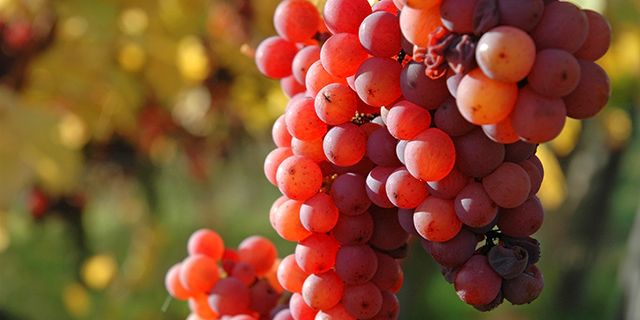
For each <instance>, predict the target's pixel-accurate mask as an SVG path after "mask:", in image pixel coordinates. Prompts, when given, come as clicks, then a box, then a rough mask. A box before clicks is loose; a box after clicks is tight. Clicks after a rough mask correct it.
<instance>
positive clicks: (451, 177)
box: [427, 166, 471, 199]
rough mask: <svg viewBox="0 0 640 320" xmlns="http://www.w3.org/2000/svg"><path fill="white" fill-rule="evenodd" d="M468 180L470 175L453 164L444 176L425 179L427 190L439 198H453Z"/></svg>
mask: <svg viewBox="0 0 640 320" xmlns="http://www.w3.org/2000/svg"><path fill="white" fill-rule="evenodd" d="M470 181H471V177H469V176H468V175H466V174H464V173H462V171H460V169H458V168H457V167H455V166H454V167H453V169H451V172H449V174H448V175H446V176H445V177H444V178H442V179H440V180H436V181H427V190H429V193H430V194H432V195H434V196H436V197H438V198H441V199H455V197H456V196H457V195H458V193H460V190H462V188H464V187H465V186H466V185H467V184H469V182H470Z"/></svg>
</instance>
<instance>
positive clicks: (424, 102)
mask: <svg viewBox="0 0 640 320" xmlns="http://www.w3.org/2000/svg"><path fill="white" fill-rule="evenodd" d="M426 69H427V66H426V65H425V64H424V63H419V62H416V61H409V62H408V63H407V64H406V65H405V66H404V68H402V72H401V73H400V89H401V90H402V95H403V96H404V98H405V99H406V100H409V101H411V102H413V103H415V104H417V105H419V106H421V107H423V108H426V109H428V110H435V109H437V108H438V107H439V106H440V105H441V104H442V103H443V101H444V100H445V99H447V98H448V97H449V89H448V88H447V79H445V77H440V78H438V79H431V78H429V77H427V75H426V73H425V71H426Z"/></svg>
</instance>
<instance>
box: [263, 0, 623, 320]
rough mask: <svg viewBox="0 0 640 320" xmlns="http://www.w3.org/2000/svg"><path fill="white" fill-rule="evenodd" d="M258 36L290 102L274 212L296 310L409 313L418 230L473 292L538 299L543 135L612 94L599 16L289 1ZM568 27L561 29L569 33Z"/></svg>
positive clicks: (460, 2)
mask: <svg viewBox="0 0 640 320" xmlns="http://www.w3.org/2000/svg"><path fill="white" fill-rule="evenodd" d="M274 25H275V29H276V31H277V33H278V35H276V36H272V37H270V38H267V39H265V40H264V41H263V42H262V43H260V45H259V46H258V47H257V49H256V52H255V54H256V55H255V61H256V65H257V67H258V69H259V70H260V72H262V73H263V74H264V75H266V76H268V77H271V78H274V79H280V81H281V86H282V89H283V90H284V92H285V93H286V94H287V95H288V96H289V97H290V100H289V103H288V105H287V106H286V109H285V112H284V114H283V115H281V116H280V117H279V118H278V119H277V121H276V122H275V124H274V126H273V130H272V137H273V141H274V142H275V144H276V148H275V149H274V150H273V151H272V152H271V153H269V155H268V156H267V157H266V159H265V163H264V171H265V175H266V177H267V178H268V180H269V181H270V182H271V183H273V184H274V185H275V186H277V187H278V188H279V190H280V191H281V193H282V196H281V197H280V198H279V199H277V200H276V201H275V202H274V204H273V206H272V208H271V212H270V222H271V225H272V226H273V228H274V229H275V230H276V231H277V232H278V234H279V235H280V236H281V237H282V238H284V239H286V240H289V241H295V242H297V243H298V244H297V247H296V250H295V253H294V254H292V255H290V256H287V257H286V258H284V259H283V262H282V264H281V265H280V267H279V269H278V280H279V281H280V283H281V285H282V286H283V287H284V289H286V290H288V291H291V292H293V296H292V299H291V301H290V312H291V314H292V316H293V318H294V319H314V316H315V319H396V318H397V317H398V301H397V298H396V297H395V294H394V293H395V292H397V290H398V289H399V287H400V286H401V283H402V279H403V277H402V270H401V269H400V268H399V266H398V262H397V259H401V258H403V257H404V256H405V255H406V250H407V240H408V238H409V236H410V235H413V236H415V237H418V238H419V239H421V241H422V244H423V247H424V248H425V250H426V251H427V252H428V253H430V254H431V256H433V258H434V260H435V261H436V262H437V263H439V264H440V265H441V269H442V273H443V275H444V277H445V279H446V280H447V281H449V282H451V283H453V285H454V287H455V290H456V292H457V294H458V296H459V297H460V299H462V300H463V301H465V302H466V303H468V304H470V305H473V306H474V307H475V308H477V309H479V310H482V311H487V310H491V309H493V308H494V307H496V306H498V305H499V304H501V303H502V302H503V300H504V299H507V300H508V301H510V302H511V303H513V304H525V303H529V302H531V301H533V300H534V299H536V298H537V297H538V295H539V294H540V293H541V291H542V288H543V278H542V274H541V272H540V270H539V269H538V268H537V266H536V262H537V261H538V259H539V257H540V246H539V243H538V241H537V240H535V239H534V238H532V237H531V236H532V235H533V234H534V233H536V231H538V229H539V228H540V227H541V225H542V222H543V218H544V211H543V208H542V205H541V202H540V200H539V199H538V197H537V196H536V193H537V191H538V189H539V188H540V185H541V183H542V179H543V176H544V169H543V167H542V164H541V162H540V161H539V159H538V158H537V156H536V154H535V153H536V149H537V145H538V144H540V143H544V142H547V141H550V140H551V139H553V138H554V137H556V136H557V135H558V134H559V133H560V131H561V130H562V128H563V126H564V122H565V119H566V117H567V116H569V117H572V118H576V119H584V118H588V117H591V116H594V115H595V114H597V113H598V112H599V111H600V110H601V109H602V108H603V107H604V105H605V104H606V102H607V100H608V98H609V94H610V87H609V79H608V76H607V74H606V72H605V71H604V70H603V69H602V68H600V67H599V66H598V65H597V64H596V63H595V62H594V61H595V60H597V59H598V58H600V57H601V56H602V55H603V54H604V53H605V52H606V51H607V49H608V47H609V44H610V36H611V31H610V26H609V24H608V22H607V21H606V19H605V18H604V17H603V16H602V15H600V14H599V13H597V12H594V11H590V10H583V9H580V8H579V7H577V6H576V5H574V4H572V3H570V2H564V1H562V2H561V1H553V0H551V1H546V0H545V1H543V0H533V1H532V0H504V1H502V0H442V1H440V0H432V1H412V0H393V1H392V0H382V1H379V2H377V3H376V4H375V5H373V6H371V5H370V4H369V2H368V1H366V0H328V1H327V2H326V4H325V6H324V8H323V15H322V17H321V16H320V14H319V12H318V10H317V9H316V7H315V6H314V5H313V4H311V3H310V2H308V1H306V0H284V1H282V2H281V3H280V4H279V6H278V7H277V9H276V12H275V14H274ZM559 31H561V32H559Z"/></svg>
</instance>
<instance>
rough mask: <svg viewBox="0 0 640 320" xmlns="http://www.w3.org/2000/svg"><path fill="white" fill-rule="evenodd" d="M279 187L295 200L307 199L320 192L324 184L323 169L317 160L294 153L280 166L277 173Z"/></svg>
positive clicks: (283, 192)
mask: <svg viewBox="0 0 640 320" xmlns="http://www.w3.org/2000/svg"><path fill="white" fill-rule="evenodd" d="M276 180H277V182H278V189H280V192H282V194H284V195H286V196H287V197H289V198H290V199H294V200H303V201H304V200H306V199H309V198H311V196H313V195H314V194H316V193H317V192H318V190H319V189H320V187H321V186H322V171H321V170H320V167H319V166H318V164H317V163H316V162H314V161H313V160H311V159H309V158H307V157H305V156H297V155H293V156H290V157H289V158H287V159H285V160H283V161H282V163H280V165H279V166H278V171H277V173H276Z"/></svg>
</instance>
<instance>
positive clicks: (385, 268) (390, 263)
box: [371, 251, 402, 291]
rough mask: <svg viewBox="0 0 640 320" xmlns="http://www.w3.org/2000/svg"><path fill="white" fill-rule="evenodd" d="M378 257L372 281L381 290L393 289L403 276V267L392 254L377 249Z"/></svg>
mask: <svg viewBox="0 0 640 320" xmlns="http://www.w3.org/2000/svg"><path fill="white" fill-rule="evenodd" d="M375 253H376V257H377V259H378V263H377V266H378V267H377V268H376V273H375V274H374V275H373V277H372V278H371V282H372V283H373V284H375V285H376V287H378V289H380V291H386V290H391V289H392V288H393V287H394V286H395V285H396V284H397V283H398V282H399V281H401V279H400V278H401V277H402V269H401V268H400V265H399V264H398V261H396V260H395V259H394V258H392V257H391V256H390V255H388V254H386V253H383V252H379V251H376V252H375Z"/></svg>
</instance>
